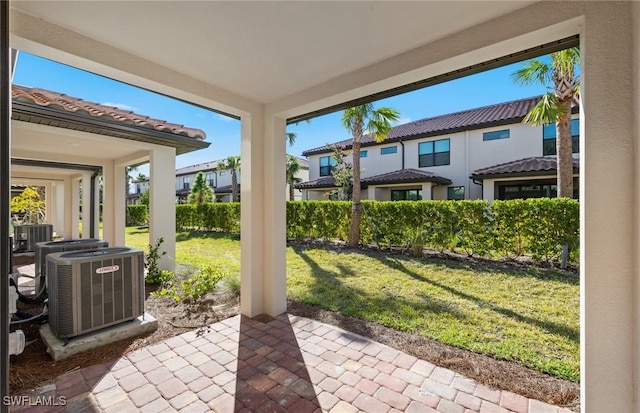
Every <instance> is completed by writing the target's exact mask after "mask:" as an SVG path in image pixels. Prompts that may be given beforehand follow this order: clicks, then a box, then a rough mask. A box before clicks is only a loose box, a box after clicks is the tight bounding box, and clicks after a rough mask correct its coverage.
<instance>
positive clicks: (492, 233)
mask: <svg viewBox="0 0 640 413" xmlns="http://www.w3.org/2000/svg"><path fill="white" fill-rule="evenodd" d="M362 204H363V206H364V213H363V216H362V223H361V226H360V229H361V241H362V243H364V244H374V243H377V244H379V245H381V246H404V245H408V244H409V243H410V242H411V241H412V240H413V241H414V242H415V241H419V242H420V243H423V244H424V245H425V247H430V248H435V249H439V250H442V251H444V250H456V251H462V252H466V253H468V254H473V255H483V256H484V255H493V256H501V257H510V258H513V257H516V256H520V255H523V254H526V255H531V256H532V257H533V258H534V259H536V260H551V259H556V260H557V259H559V257H560V254H561V251H562V247H561V246H562V245H563V244H567V245H569V249H570V252H572V253H573V256H572V257H571V258H572V259H573V260H575V259H577V250H578V243H579V235H578V230H579V204H578V201H575V200H570V199H546V198H541V199H528V200H521V199H518V200H510V201H494V202H493V203H491V204H489V203H488V202H486V201H455V202H454V201H418V202H415V201H396V202H376V201H363V203H362ZM130 208H131V207H130ZM350 214H351V202H348V201H333V202H328V201H304V202H300V201H296V202H287V237H288V238H294V239H306V238H311V239H341V240H345V239H346V238H347V237H348V234H349V222H350ZM176 224H177V227H178V228H198V229H206V230H214V231H223V232H239V231H240V204H239V203H214V204H203V205H194V204H185V205H177V206H176Z"/></svg>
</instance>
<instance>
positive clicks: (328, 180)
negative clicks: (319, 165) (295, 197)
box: [294, 176, 336, 189]
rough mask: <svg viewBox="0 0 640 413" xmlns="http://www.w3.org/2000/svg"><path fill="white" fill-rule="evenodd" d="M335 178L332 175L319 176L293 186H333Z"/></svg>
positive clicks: (299, 187)
mask: <svg viewBox="0 0 640 413" xmlns="http://www.w3.org/2000/svg"><path fill="white" fill-rule="evenodd" d="M335 187H336V180H335V179H334V178H333V176H321V177H320V178H318V179H314V180H311V181H306V182H300V183H299V184H295V185H294V188H296V189H312V188H318V189H320V188H335Z"/></svg>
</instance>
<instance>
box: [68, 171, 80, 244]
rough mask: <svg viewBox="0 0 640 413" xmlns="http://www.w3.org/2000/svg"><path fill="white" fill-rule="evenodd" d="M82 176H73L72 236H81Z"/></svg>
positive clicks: (74, 237)
mask: <svg viewBox="0 0 640 413" xmlns="http://www.w3.org/2000/svg"><path fill="white" fill-rule="evenodd" d="M80 179H81V177H80V176H74V177H73V178H71V234H70V235H69V236H70V238H73V239H76V238H79V237H80V227H79V225H78V224H79V223H80Z"/></svg>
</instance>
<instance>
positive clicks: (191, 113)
mask: <svg viewBox="0 0 640 413" xmlns="http://www.w3.org/2000/svg"><path fill="white" fill-rule="evenodd" d="M520 65H521V64H520V63H516V64H513V65H509V66H504V67H501V68H498V69H494V70H490V71H486V72H483V73H479V74H476V75H473V76H468V77H465V78H462V79H457V80H452V81H449V82H446V83H441V84H439V85H435V86H431V87H428V88H425V89H421V90H418V91H414V92H410V93H406V94H403V95H399V96H395V97H392V98H387V99H384V100H380V101H379V102H377V103H375V106H376V107H380V106H387V107H392V108H394V109H396V110H398V111H399V112H400V123H406V122H410V121H414V120H418V119H422V118H427V117H431V116H437V115H442V114H445V113H451V112H456V111H460V110H465V109H471V108H475V107H479V106H485V105H491V104H494V103H500V102H505V101H509V100H514V99H519V98H524V97H530V96H534V95H540V94H542V93H544V92H545V89H544V88H543V87H541V86H521V85H518V84H514V83H513V81H512V80H511V76H510V75H511V73H512V72H513V71H514V70H515V69H516V68H518V67H519V66H520ZM13 81H14V83H16V84H19V85H23V86H29V87H39V88H43V89H48V90H52V91H55V92H59V93H65V94H67V95H70V96H73V97H77V98H81V99H84V100H87V101H91V102H97V103H102V104H109V105H112V106H118V107H120V108H121V109H124V110H133V111H135V112H136V113H139V114H143V115H147V116H151V117H153V118H158V119H163V120H166V121H169V122H173V123H180V124H183V125H185V126H188V127H194V128H200V129H202V130H204V131H205V132H206V134H207V141H208V142H211V145H210V146H209V148H207V149H203V150H199V151H195V152H192V153H189V154H184V155H180V156H178V158H177V159H176V167H178V168H180V167H184V166H188V165H192V164H196V163H201V162H206V161H210V160H215V159H221V158H226V157H227V156H230V155H239V154H240V122H239V121H237V120H235V119H232V118H228V117H225V116H222V115H219V114H217V113H215V112H211V111H208V110H206V109H202V108H200V107H197V106H193V105H188V104H185V103H183V102H180V101H177V100H174V99H171V98H167V97H165V96H161V95H158V94H155V93H153V92H148V91H145V90H142V89H139V88H136V87H133V86H129V85H126V84H123V83H120V82H117V81H114V80H111V79H108V78H104V77H101V76H97V75H94V74H92V73H88V72H85V71H82V70H79V69H75V68H72V67H69V66H65V65H61V64H58V63H55V62H52V61H50V60H46V59H42V58H40V57H37V56H34V55H30V54H28V53H24V52H21V53H20V54H19V57H18V65H17V67H16V72H15V75H14V79H13ZM340 117H341V112H336V113H332V114H328V115H325V116H321V117H318V118H314V119H313V120H311V122H310V123H306V122H301V123H299V124H297V125H290V126H289V127H288V131H289V132H295V133H296V134H297V135H298V138H297V141H296V143H295V145H294V146H291V147H288V148H287V152H288V153H289V154H291V155H297V156H300V155H301V153H302V152H303V151H304V150H306V149H310V148H315V147H318V146H322V145H324V144H326V143H331V142H336V141H339V140H343V139H347V138H349V137H350V136H349V134H348V132H347V131H346V130H345V129H344V128H343V127H342V126H341V124H340ZM139 170H140V171H141V172H143V173H148V169H147V168H145V167H141V168H139Z"/></svg>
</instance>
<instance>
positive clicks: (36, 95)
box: [11, 85, 206, 140]
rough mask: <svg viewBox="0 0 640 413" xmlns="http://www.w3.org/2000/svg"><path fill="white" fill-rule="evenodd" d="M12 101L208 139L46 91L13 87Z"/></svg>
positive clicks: (173, 125) (192, 131)
mask: <svg viewBox="0 0 640 413" xmlns="http://www.w3.org/2000/svg"><path fill="white" fill-rule="evenodd" d="M11 98H12V99H13V100H14V101H17V102H23V103H31V104H35V105H39V106H46V107H49V108H52V109H59V110H64V111H66V112H73V113H84V114H87V115H90V116H94V117H98V118H110V119H111V120H113V121H115V122H122V123H127V124H131V125H136V126H140V127H144V128H149V129H154V130H157V131H161V132H166V133H171V134H174V135H181V136H187V137H189V138H192V139H197V140H204V139H205V138H206V134H205V132H204V131H203V130H201V129H196V128H189V127H186V126H184V125H180V124H177V123H171V122H167V121H165V120H161V119H154V118H150V117H148V116H145V115H140V114H137V113H134V112H132V111H126V110H122V109H118V108H117V107H113V106H105V105H101V104H99V103H93V102H87V101H85V100H82V99H79V98H74V97H71V96H67V95H65V94H61V93H58V92H53V91H50V90H46V89H37V88H29V87H26V86H20V85H12V92H11Z"/></svg>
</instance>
